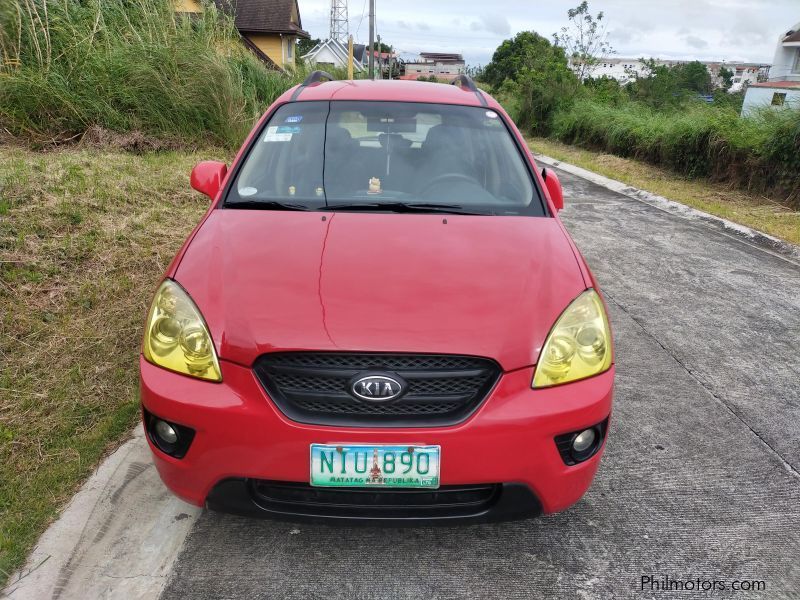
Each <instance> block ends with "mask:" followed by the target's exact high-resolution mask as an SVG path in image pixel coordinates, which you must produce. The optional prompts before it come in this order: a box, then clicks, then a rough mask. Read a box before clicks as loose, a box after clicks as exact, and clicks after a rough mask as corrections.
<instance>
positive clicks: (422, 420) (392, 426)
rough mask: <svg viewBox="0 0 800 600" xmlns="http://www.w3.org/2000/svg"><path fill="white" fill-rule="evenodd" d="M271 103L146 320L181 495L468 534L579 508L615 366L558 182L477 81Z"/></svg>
mask: <svg viewBox="0 0 800 600" xmlns="http://www.w3.org/2000/svg"><path fill="white" fill-rule="evenodd" d="M324 79H331V78H330V77H328V76H327V75H325V74H324V73H320V72H315V73H314V74H312V75H310V76H309V78H308V79H307V80H306V81H305V82H304V83H303V84H302V85H300V86H297V87H296V88H294V89H292V90H290V91H288V92H286V93H285V94H284V95H283V96H281V97H280V98H279V99H278V100H277V101H276V102H275V104H273V105H272V106H271V107H270V108H269V110H268V111H267V113H266V114H265V115H264V117H263V118H262V119H261V120H260V122H259V123H258V124H257V125H256V127H255V128H254V130H253V132H252V133H251V134H250V137H249V138H248V139H247V141H246V142H245V144H244V146H243V147H242V149H241V151H240V152H239V154H238V156H237V157H236V160H235V161H234V163H233V166H232V167H231V169H230V170H228V169H227V168H226V166H225V165H224V164H222V163H216V162H203V163H200V164H199V165H198V166H197V167H196V168H195V169H194V170H193V172H192V177H191V183H192V186H193V187H194V188H195V189H196V190H198V191H200V192H203V193H204V194H206V195H207V196H209V197H210V198H211V199H212V203H211V206H210V208H209V210H208V212H207V213H206V214H205V216H204V217H203V219H202V221H201V222H200V224H199V225H198V226H197V227H196V228H195V230H194V231H193V232H192V234H191V235H190V236H189V238H188V239H187V240H186V242H185V243H184V245H183V248H182V249H181V250H180V252H178V254H177V256H176V257H175V258H174V260H173V261H172V264H171V265H170V266H169V268H168V270H167V272H166V274H165V277H164V280H163V281H162V282H161V286H160V287H159V289H158V291H157V293H156V295H155V299H154V300H153V304H152V308H151V309H150V312H149V315H148V317H147V322H146V327H145V334H144V344H143V351H142V356H141V361H140V363H141V400H142V410H143V417H144V427H145V430H146V432H147V439H148V441H149V444H150V447H151V449H152V452H153V456H154V460H155V464H156V466H157V468H158V471H159V473H160V475H161V478H162V479H163V480H164V483H165V484H166V485H167V487H169V488H170V489H171V490H172V491H173V492H174V493H175V494H177V495H178V496H179V497H181V498H183V499H184V500H186V501H188V502H191V503H192V504H196V505H205V506H207V507H209V508H211V509H215V510H223V511H228V512H235V513H239V514H248V515H260V516H271V517H279V518H287V519H310V520H317V521H327V522H330V521H335V520H343V519H346V520H361V521H374V522H388V523H402V522H406V523H420V522H472V521H491V520H503V519H513V518H523V517H528V516H535V515H538V514H541V513H552V512H555V511H560V510H563V509H565V508H567V507H569V506H570V505H572V504H573V503H575V502H576V501H577V500H578V499H580V498H581V496H582V495H583V494H584V492H585V491H586V490H587V488H588V487H589V485H590V483H591V481H592V479H593V477H594V475H595V472H596V471H597V468H598V464H599V461H600V456H601V454H602V451H603V447H604V443H605V438H606V433H607V431H608V423H609V416H610V413H611V403H612V387H613V380H614V363H613V355H612V340H611V333H610V330H609V324H608V319H607V316H606V309H605V306H604V304H603V301H602V299H601V297H600V295H599V292H598V288H597V283H596V282H595V280H594V278H593V276H592V274H591V273H590V271H589V268H588V267H587V266H586V263H585V261H584V260H583V258H582V257H581V255H580V253H579V252H578V250H577V249H576V247H575V245H574V243H573V242H572V240H571V239H570V237H569V235H568V234H567V232H566V230H565V229H564V227H563V225H562V224H561V221H560V220H559V218H558V216H557V213H558V210H559V209H561V208H562V205H563V199H562V192H561V186H560V184H559V181H558V178H557V177H556V175H555V173H553V172H550V171H547V170H542V171H539V170H538V169H537V168H536V165H535V163H534V160H533V157H532V155H531V153H530V151H529V150H528V149H527V146H526V144H525V141H524V139H523V137H522V136H521V135H520V132H519V131H518V130H517V128H516V127H515V126H514V123H513V122H512V121H511V120H510V119H509V117H508V115H507V114H506V113H505V112H504V111H503V109H502V107H501V106H500V105H499V104H498V103H497V102H496V101H495V100H494V99H492V98H491V97H489V96H488V95H487V94H485V93H484V92H482V91H480V90H479V89H478V88H477V87H475V84H474V83H473V82H472V81H471V80H470V79H469V78H467V77H464V76H462V77H460V78H459V79H458V80H457V81H456V82H455V83H456V85H439V84H432V83H422V82H394V81H325V82H323V81H322V80H324Z"/></svg>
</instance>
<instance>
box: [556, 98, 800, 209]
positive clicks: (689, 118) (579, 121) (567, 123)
mask: <svg viewBox="0 0 800 600" xmlns="http://www.w3.org/2000/svg"><path fill="white" fill-rule="evenodd" d="M552 133H553V136H554V137H556V138H558V139H559V140H561V141H563V142H566V143H568V144H575V145H579V146H585V147H589V148H598V149H602V150H604V151H607V152H611V153H613V154H617V155H619V156H624V157H631V158H636V159H639V160H645V161H648V162H651V163H654V164H657V165H663V166H666V167H669V168H671V169H673V170H674V171H676V172H678V173H681V174H684V175H686V176H689V177H705V178H709V179H711V180H717V181H725V182H729V183H731V184H734V185H737V186H740V187H743V188H745V189H748V190H751V191H755V192H771V193H776V194H778V195H781V196H782V197H784V198H786V199H787V201H788V202H790V203H793V204H794V205H795V206H800V111H797V110H784V111H769V110H765V111H763V112H761V113H759V114H758V115H757V116H756V117H755V118H748V119H742V118H741V117H739V115H738V112H736V111H735V110H733V109H731V108H725V107H718V106H708V105H705V104H700V103H696V104H688V105H685V106H683V107H682V109H681V110H679V111H667V110H656V109H653V108H652V107H649V106H646V105H643V104H640V103H634V102H628V103H626V104H624V105H622V106H619V107H615V106H609V105H604V104H601V103H599V102H596V101H592V100H591V99H583V100H580V101H578V102H576V103H575V104H574V105H573V106H572V107H571V108H570V109H569V110H567V111H562V112H559V113H558V114H556V115H555V117H554V120H553V131H552Z"/></svg>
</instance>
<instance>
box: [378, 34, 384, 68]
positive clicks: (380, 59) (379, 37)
mask: <svg viewBox="0 0 800 600" xmlns="http://www.w3.org/2000/svg"><path fill="white" fill-rule="evenodd" d="M381 50H383V46H381V36H380V35H379V36H378V79H383V52H381Z"/></svg>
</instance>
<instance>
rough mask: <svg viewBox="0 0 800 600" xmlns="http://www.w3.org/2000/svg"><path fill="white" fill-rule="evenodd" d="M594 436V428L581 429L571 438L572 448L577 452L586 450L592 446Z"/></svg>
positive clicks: (595, 435)
mask: <svg viewBox="0 0 800 600" xmlns="http://www.w3.org/2000/svg"><path fill="white" fill-rule="evenodd" d="M596 437H597V434H596V433H595V432H594V429H586V430H584V431H581V432H580V433H579V434H578V435H577V436H575V439H574V440H572V449H573V450H574V451H575V452H576V453H578V454H581V453H583V452H586V451H587V450H588V449H589V448H591V447H592V444H594V440H595V438H596Z"/></svg>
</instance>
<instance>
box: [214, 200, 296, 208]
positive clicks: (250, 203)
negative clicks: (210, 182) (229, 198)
mask: <svg viewBox="0 0 800 600" xmlns="http://www.w3.org/2000/svg"><path fill="white" fill-rule="evenodd" d="M224 207H225V208H253V209H256V210H311V209H310V208H309V207H308V206H303V205H302V204H286V203H284V202H276V201H275V200H263V201H262V200H241V201H239V202H226V203H225V205H224Z"/></svg>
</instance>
